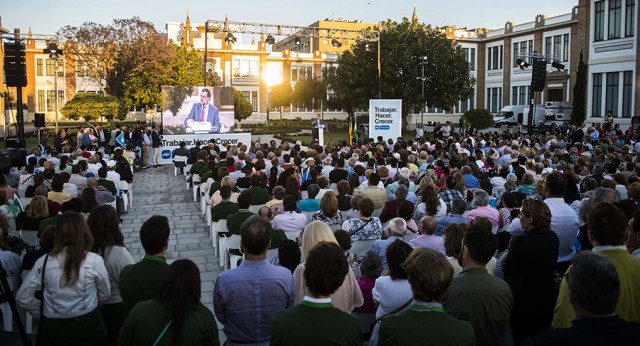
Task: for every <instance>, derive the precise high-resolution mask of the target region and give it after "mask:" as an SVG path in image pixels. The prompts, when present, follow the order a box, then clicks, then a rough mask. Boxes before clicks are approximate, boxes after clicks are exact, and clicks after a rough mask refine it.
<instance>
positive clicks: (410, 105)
mask: <svg viewBox="0 0 640 346" xmlns="http://www.w3.org/2000/svg"><path fill="white" fill-rule="evenodd" d="M419 57H427V64H426V65H425V76H426V80H425V82H424V89H425V93H424V97H422V96H421V82H420V81H418V77H420V76H421V65H420V64H419V63H418V58H419ZM380 60H381V61H380V63H381V68H382V71H381V80H380V86H381V88H380V90H381V96H382V98H383V99H384V98H387V99H402V108H403V115H404V116H405V117H406V116H407V115H408V114H409V113H410V112H418V111H419V110H420V109H421V107H422V106H424V105H426V106H429V107H437V108H441V109H445V110H450V109H452V108H453V107H454V106H455V104H456V103H457V102H458V101H460V100H465V99H468V98H470V97H471V96H472V95H473V86H474V84H475V79H474V78H472V77H471V76H470V73H469V72H470V71H469V64H468V63H467V61H466V59H465V56H464V53H463V51H462V48H461V47H460V46H458V45H457V44H456V43H455V42H453V41H452V40H449V39H447V38H446V36H445V34H444V33H443V32H442V31H441V30H439V29H438V28H432V27H431V26H430V25H424V24H421V23H418V22H417V21H416V20H408V19H407V18H403V20H402V21H401V22H394V21H392V20H387V21H386V22H384V23H383V26H382V29H381V32H380ZM337 64H338V67H337V68H336V71H335V73H327V74H326V79H327V83H328V86H329V88H330V89H331V91H333V94H335V95H331V94H330V97H329V100H330V102H331V103H334V104H338V105H341V106H342V107H341V108H342V109H344V110H345V111H346V112H348V113H351V112H353V111H354V110H355V109H357V108H359V107H363V108H367V107H368V104H369V99H371V98H377V97H378V70H377V51H376V49H374V47H371V46H367V45H366V44H365V42H358V43H356V44H354V45H353V46H352V47H351V51H350V52H345V53H344V54H343V55H342V56H341V57H340V58H338V62H337ZM330 69H331V68H330ZM329 72H330V71H329ZM332 99H333V101H332Z"/></svg>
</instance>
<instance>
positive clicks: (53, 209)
mask: <svg viewBox="0 0 640 346" xmlns="http://www.w3.org/2000/svg"><path fill="white" fill-rule="evenodd" d="M48 195H49V192H48V190H47V188H46V187H45V186H44V185H40V186H38V187H37V188H36V192H35V196H42V197H44V198H45V199H46V201H47V208H49V216H54V215H57V214H58V213H59V212H60V203H58V202H54V201H52V200H49V199H47V196H48ZM35 196H34V197H35ZM28 208H29V206H25V209H28Z"/></svg>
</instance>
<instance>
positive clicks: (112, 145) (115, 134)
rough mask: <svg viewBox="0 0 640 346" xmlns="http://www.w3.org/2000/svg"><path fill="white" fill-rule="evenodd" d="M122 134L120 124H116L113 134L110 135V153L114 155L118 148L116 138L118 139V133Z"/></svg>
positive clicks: (112, 130)
mask: <svg viewBox="0 0 640 346" xmlns="http://www.w3.org/2000/svg"><path fill="white" fill-rule="evenodd" d="M119 132H120V124H116V125H115V126H114V127H113V128H112V129H111V134H110V135H109V152H110V153H112V152H113V151H114V150H115V148H116V143H117V142H116V137H118V133H119Z"/></svg>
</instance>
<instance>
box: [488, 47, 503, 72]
mask: <svg viewBox="0 0 640 346" xmlns="http://www.w3.org/2000/svg"><path fill="white" fill-rule="evenodd" d="M502 53H503V48H502V46H495V47H489V49H488V52H487V57H488V59H487V70H501V69H502Z"/></svg>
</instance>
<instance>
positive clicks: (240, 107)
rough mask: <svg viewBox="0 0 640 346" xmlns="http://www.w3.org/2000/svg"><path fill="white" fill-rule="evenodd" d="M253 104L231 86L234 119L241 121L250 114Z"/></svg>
mask: <svg viewBox="0 0 640 346" xmlns="http://www.w3.org/2000/svg"><path fill="white" fill-rule="evenodd" d="M251 113H253V105H252V104H251V102H249V100H247V99H246V98H244V95H242V92H241V91H238V90H236V89H235V88H233V115H234V117H235V119H236V120H238V121H242V120H244V119H246V118H248V117H250V116H251Z"/></svg>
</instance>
